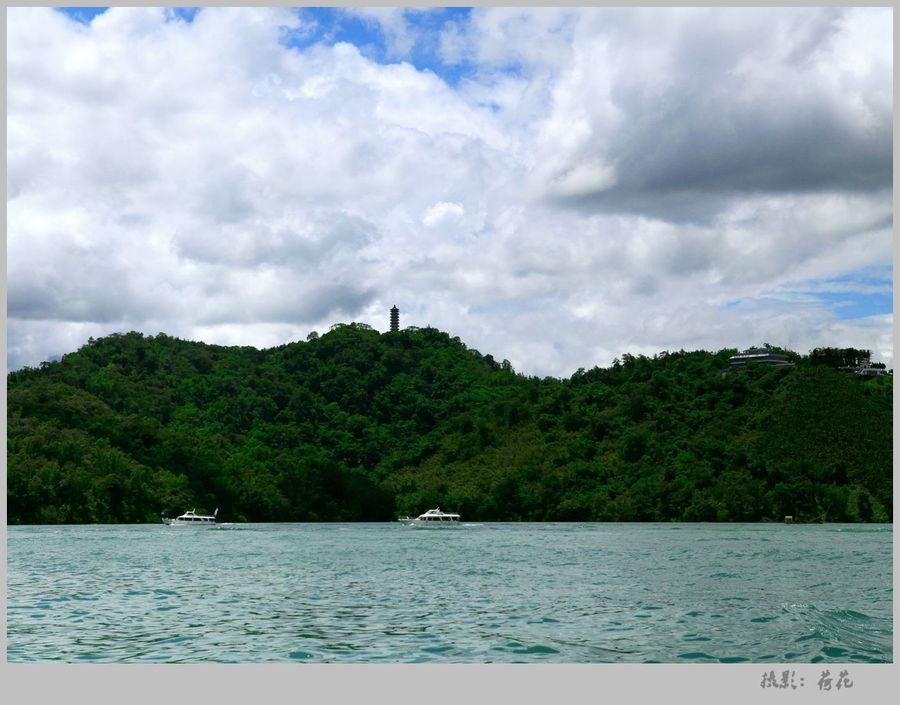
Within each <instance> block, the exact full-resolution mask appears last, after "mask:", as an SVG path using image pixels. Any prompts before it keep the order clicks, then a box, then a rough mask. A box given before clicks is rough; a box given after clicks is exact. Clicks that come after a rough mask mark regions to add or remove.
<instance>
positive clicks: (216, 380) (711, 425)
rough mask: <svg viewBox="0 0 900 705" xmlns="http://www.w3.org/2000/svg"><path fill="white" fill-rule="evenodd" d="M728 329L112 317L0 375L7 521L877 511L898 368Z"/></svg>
mask: <svg viewBox="0 0 900 705" xmlns="http://www.w3.org/2000/svg"><path fill="white" fill-rule="evenodd" d="M734 352H735V351H734V350H722V351H720V352H718V353H716V354H712V353H708V352H683V351H682V352H676V353H660V354H659V355H656V356H654V357H653V358H652V359H651V358H646V357H632V356H630V355H624V356H623V358H622V360H621V361H616V363H615V364H614V365H613V366H612V367H610V368H607V369H600V368H594V369H592V370H589V371H586V372H585V371H583V370H579V371H578V372H577V373H575V374H574V375H573V376H572V377H571V378H570V379H563V380H560V379H553V378H546V379H538V378H533V377H532V378H529V377H524V376H522V375H518V374H516V373H515V372H514V371H513V370H512V369H511V367H510V366H509V364H508V363H506V362H505V361H504V362H503V363H497V362H496V361H495V360H494V359H493V358H492V357H491V356H489V355H481V354H480V353H478V352H477V351H475V350H471V349H468V348H467V347H466V346H465V345H464V344H463V343H462V342H461V341H460V340H459V339H458V338H451V337H450V336H448V335H447V334H445V333H442V332H440V331H438V330H435V329H431V328H427V329H406V330H403V331H400V332H396V333H384V334H379V333H378V332H376V331H374V330H372V329H370V328H369V327H367V326H364V325H361V324H349V325H338V326H336V327H334V329H333V330H332V331H331V332H329V333H327V334H325V335H323V336H321V337H317V336H315V335H311V336H310V340H308V341H307V342H298V343H292V344H289V345H285V346H282V347H278V348H273V349H270V350H262V351H260V350H256V349H253V348H248V347H221V346H215V345H205V344H202V343H193V342H186V341H182V340H178V339H175V338H171V337H168V336H165V335H158V336H156V337H144V336H142V335H141V334H139V333H129V334H127V335H112V336H109V337H106V338H103V339H100V340H91V341H90V342H89V344H87V345H86V346H85V347H83V348H81V349H80V350H78V351H77V352H75V353H71V354H69V355H66V356H65V357H64V358H63V359H62V360H61V361H59V362H52V363H43V364H42V365H41V367H40V369H25V370H20V371H17V372H14V373H11V374H10V375H9V376H8V380H7V381H8V437H7V443H8V455H7V458H8V474H7V497H8V522H9V523H10V524H20V523H82V522H148V521H158V517H159V513H160V511H163V510H165V511H166V512H168V513H169V515H172V514H177V513H181V512H182V511H184V510H185V509H190V508H194V507H196V508H197V510H198V511H202V510H205V511H211V510H212V509H213V508H214V507H219V517H220V519H222V520H224V521H245V520H246V521H331V520H339V521H355V520H365V521H374V520H390V519H393V518H395V517H396V515H397V514H398V513H401V514H407V513H409V514H417V513H420V512H422V511H424V510H425V509H428V508H430V507H434V506H441V507H442V508H444V509H446V510H457V511H459V512H460V513H461V514H462V516H463V518H464V519H465V520H528V521H543V520H553V521H586V520H600V521H632V520H637V521H661V520H686V521H758V520H763V521H767V520H778V521H780V520H781V519H782V518H783V516H784V515H787V514H790V515H793V516H794V517H795V518H796V519H797V520H799V521H890V520H892V516H891V511H892V484H891V483H892V447H891V411H892V378H891V377H882V378H875V379H862V378H859V377H857V376H855V375H853V374H849V373H847V372H839V371H837V370H834V369H831V368H829V367H827V366H822V365H818V366H817V365H814V364H813V362H814V361H813V360H811V359H807V358H800V357H799V356H794V357H795V358H796V359H797V365H796V366H794V367H785V368H771V367H763V366H760V367H754V366H753V365H752V364H751V365H749V366H748V367H746V368H744V369H729V365H728V357H729V356H730V355H731V354H733V353H734Z"/></svg>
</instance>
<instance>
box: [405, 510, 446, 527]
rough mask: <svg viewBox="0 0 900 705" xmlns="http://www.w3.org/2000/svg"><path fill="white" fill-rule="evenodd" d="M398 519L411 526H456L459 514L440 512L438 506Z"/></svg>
mask: <svg viewBox="0 0 900 705" xmlns="http://www.w3.org/2000/svg"><path fill="white" fill-rule="evenodd" d="M399 521H402V522H405V523H407V524H410V525H412V526H454V525H455V526H458V525H459V514H454V513H452V512H442V511H441V508H440V507H437V508H436V509H429V510H428V511H427V512H425V513H424V514H419V516H417V517H415V518H413V517H400V519H399Z"/></svg>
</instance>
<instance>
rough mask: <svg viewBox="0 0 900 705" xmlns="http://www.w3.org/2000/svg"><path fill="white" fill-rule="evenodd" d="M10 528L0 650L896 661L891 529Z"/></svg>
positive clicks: (77, 657) (358, 657)
mask: <svg viewBox="0 0 900 705" xmlns="http://www.w3.org/2000/svg"><path fill="white" fill-rule="evenodd" d="M405 528H406V527H400V526H394V525H385V524H344V525H333V524H319V525H309V524H277V525H244V526H239V525H236V526H232V527H228V528H224V529H221V530H219V531H205V532H202V533H195V532H181V531H172V530H170V529H167V528H166V527H161V526H159V527H157V526H138V527H134V526H131V527H122V526H114V527H98V526H95V527H10V529H9V532H8V589H7V592H8V604H7V639H8V649H7V659H8V660H9V661H11V662H24V661H67V662H71V663H75V662H85V661H97V662H134V663H138V662H166V663H182V662H184V663H196V662H222V663H241V662H265V661H273V662H278V661H280V662H294V663H325V662H335V663H337V662H370V663H375V662H388V663H417V662H456V663H493V662H507V663H513V662H557V663H605V662H620V663H622V662H624V663H649V662H661V663H741V662H757V663H769V662H800V663H803V662H813V663H815V662H820V661H821V662H834V663H838V662H840V663H846V662H871V663H885V662H891V661H892V660H893V650H892V649H893V646H892V638H893V622H892V588H891V585H892V567H891V548H892V532H891V527H871V528H868V527H865V528H857V527H833V526H828V525H823V526H810V527H805V526H804V527H800V526H793V527H784V526H781V525H770V526H766V525H749V524H748V525H715V524H711V525H705V524H704V525H693V524H685V525H675V526H671V525H654V524H641V525H627V524H549V525H548V524H483V525H479V526H467V527H460V528H461V529H463V530H459V531H453V530H450V531H429V532H423V531H415V530H413V531H409V530H404V529H405Z"/></svg>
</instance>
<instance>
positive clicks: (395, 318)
mask: <svg viewBox="0 0 900 705" xmlns="http://www.w3.org/2000/svg"><path fill="white" fill-rule="evenodd" d="M399 330H400V309H399V308H397V306H396V305H394V306H392V307H391V333H396V332H397V331H399Z"/></svg>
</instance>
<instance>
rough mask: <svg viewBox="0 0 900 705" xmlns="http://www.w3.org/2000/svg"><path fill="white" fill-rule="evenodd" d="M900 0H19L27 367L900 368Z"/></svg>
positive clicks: (16, 125)
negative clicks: (227, 363)
mask: <svg viewBox="0 0 900 705" xmlns="http://www.w3.org/2000/svg"><path fill="white" fill-rule="evenodd" d="M892 21H893V17H892V12H891V9H890V8H836V7H829V8H811V7H809V8H754V9H731V8H695V9H666V8H642V9H636V8H522V7H519V8H516V7H511V8H473V9H466V8H452V9H437V8H435V9H425V10H422V9H402V8H365V9H352V8H323V9H316V8H297V9H288V8H277V9H271V8H270V9H263V8H203V9H199V10H197V9H193V10H182V9H171V8H169V9H152V8H120V7H115V8H109V9H106V10H104V9H100V8H98V9H91V8H73V9H69V10H54V9H49V8H36V7H29V8H9V9H8V10H7V364H8V367H9V369H11V370H14V369H18V368H20V367H22V366H37V365H38V364H40V362H41V361H44V360H52V359H58V358H59V357H60V356H61V355H63V354H65V353H68V352H71V351H74V350H76V349H78V348H79V347H81V346H82V345H84V344H85V343H86V342H87V341H88V338H89V337H95V338H96V337H101V336H104V335H109V334H110V333H114V332H127V331H131V330H136V331H141V332H142V333H144V334H146V335H155V334H157V333H165V334H167V335H171V336H176V337H179V338H183V339H188V340H198V341H204V342H207V343H216V344H223V345H252V346H254V347H257V348H268V347H273V346H277V345H282V344H285V343H289V342H293V341H297V340H305V339H306V337H307V335H308V334H309V333H310V332H311V331H317V332H319V333H324V332H326V331H327V330H328V329H329V328H330V326H331V325H333V324H335V323H349V322H360V323H367V324H369V325H371V326H373V327H374V328H375V329H377V330H380V331H385V330H387V329H388V326H389V309H390V307H391V306H392V305H394V304H396V305H397V306H398V308H399V309H400V323H401V327H405V326H420V327H424V326H433V327H436V328H439V329H441V330H443V331H446V332H448V333H449V334H450V335H453V336H459V337H460V339H461V340H462V341H463V342H465V343H466V344H467V345H468V346H469V347H473V348H475V349H477V350H479V351H480V352H482V353H483V354H491V355H493V356H494V358H495V359H497V360H502V359H507V360H509V361H510V362H511V363H512V365H513V367H514V368H515V369H516V370H517V371H519V372H522V373H524V374H528V375H538V376H546V375H552V376H557V377H567V376H569V375H571V374H572V373H573V372H575V371H576V370H577V369H578V368H585V369H589V368H591V367H594V366H601V367H606V366H608V365H610V364H611V363H612V362H613V360H614V359H615V358H617V357H621V356H622V355H623V354H624V353H630V354H632V355H641V354H643V355H648V356H652V355H654V354H656V353H659V352H662V351H676V350H681V349H684V350H698V349H703V350H710V351H717V350H721V349H723V348H740V349H743V348H746V347H750V346H752V345H760V344H763V343H770V344H772V345H778V346H782V347H786V348H789V349H791V350H795V351H797V352H799V353H801V354H806V353H808V352H809V351H810V350H812V349H813V348H815V347H821V346H840V347H857V348H869V349H870V350H872V353H873V360H874V361H881V362H884V363H886V364H887V366H888V367H893V305H892V300H893V269H892V239H891V234H892V227H893V210H892V192H891V186H892V168H893V162H892V152H893V137H892V125H893V114H892V100H893V95H892V83H893V64H892V56H893V38H892Z"/></svg>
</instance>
